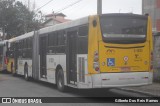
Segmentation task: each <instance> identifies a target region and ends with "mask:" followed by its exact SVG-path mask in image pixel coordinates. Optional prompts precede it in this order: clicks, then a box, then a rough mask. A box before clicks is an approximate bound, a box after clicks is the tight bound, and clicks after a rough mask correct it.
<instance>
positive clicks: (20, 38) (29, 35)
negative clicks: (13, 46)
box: [8, 31, 34, 43]
mask: <svg viewBox="0 0 160 106" xmlns="http://www.w3.org/2000/svg"><path fill="white" fill-rule="evenodd" d="M33 35H34V31H32V32H29V33H26V34H23V35H20V36H18V37H15V38H11V39H9V40H8V42H10V43H11V42H15V41H19V40H23V39H26V38H29V37H32V36H33Z"/></svg>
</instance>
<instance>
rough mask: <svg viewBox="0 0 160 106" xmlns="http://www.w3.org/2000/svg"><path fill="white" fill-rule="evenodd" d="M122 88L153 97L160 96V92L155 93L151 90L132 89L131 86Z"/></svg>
mask: <svg viewBox="0 0 160 106" xmlns="http://www.w3.org/2000/svg"><path fill="white" fill-rule="evenodd" d="M120 89H121V90H124V91H131V92H135V93H140V94H143V95H147V96H151V97H160V94H159V95H155V94H152V93H151V92H146V91H138V90H135V89H131V88H120Z"/></svg>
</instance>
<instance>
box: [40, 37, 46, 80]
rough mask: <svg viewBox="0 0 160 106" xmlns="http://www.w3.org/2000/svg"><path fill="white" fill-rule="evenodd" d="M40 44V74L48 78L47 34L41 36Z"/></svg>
mask: <svg viewBox="0 0 160 106" xmlns="http://www.w3.org/2000/svg"><path fill="white" fill-rule="evenodd" d="M39 45H40V76H41V78H46V77H47V71H46V55H47V36H43V37H40V42H39Z"/></svg>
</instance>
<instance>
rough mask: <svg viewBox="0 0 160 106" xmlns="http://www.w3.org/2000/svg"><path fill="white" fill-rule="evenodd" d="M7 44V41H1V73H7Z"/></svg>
mask: <svg viewBox="0 0 160 106" xmlns="http://www.w3.org/2000/svg"><path fill="white" fill-rule="evenodd" d="M6 42H7V41H6V40H4V41H0V72H2V71H3V72H4V71H7V58H6V51H7V45H6Z"/></svg>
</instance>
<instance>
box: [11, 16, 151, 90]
mask: <svg viewBox="0 0 160 106" xmlns="http://www.w3.org/2000/svg"><path fill="white" fill-rule="evenodd" d="M9 45H11V46H10V47H9V49H8V50H11V49H12V50H14V54H12V55H13V58H14V67H15V73H16V74H19V75H23V76H24V78H25V79H26V80H28V79H29V78H30V77H32V78H34V79H37V80H40V81H46V82H49V83H53V84H57V88H58V89H59V90H60V91H64V90H65V88H66V86H69V87H74V88H78V89H89V88H110V87H122V86H138V85H147V84H151V83H152V75H153V69H152V64H153V63H152V59H153V47H152V26H151V20H150V17H149V16H147V15H136V14H122V13H119V14H103V15H100V16H99V15H93V16H88V17H85V18H81V19H78V20H74V21H70V22H66V23H62V24H58V25H54V26H50V27H46V28H42V29H40V30H37V31H33V32H30V33H26V34H24V35H21V36H18V37H15V38H12V39H10V40H9ZM8 53H9V52H8Z"/></svg>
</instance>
